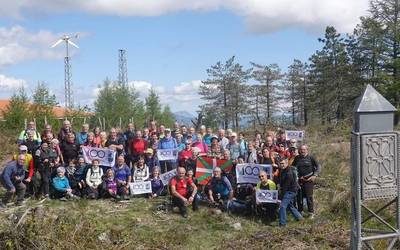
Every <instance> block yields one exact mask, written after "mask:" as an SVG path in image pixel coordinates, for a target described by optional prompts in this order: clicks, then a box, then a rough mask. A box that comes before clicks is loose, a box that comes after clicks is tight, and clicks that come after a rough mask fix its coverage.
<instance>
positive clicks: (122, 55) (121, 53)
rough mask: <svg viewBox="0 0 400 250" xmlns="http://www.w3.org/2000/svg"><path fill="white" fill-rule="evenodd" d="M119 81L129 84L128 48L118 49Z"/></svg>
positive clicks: (124, 84)
mask: <svg viewBox="0 0 400 250" xmlns="http://www.w3.org/2000/svg"><path fill="white" fill-rule="evenodd" d="M118 69H119V74H118V82H119V83H120V84H122V85H123V86H126V84H128V68H127V65H126V50H124V49H120V50H118Z"/></svg>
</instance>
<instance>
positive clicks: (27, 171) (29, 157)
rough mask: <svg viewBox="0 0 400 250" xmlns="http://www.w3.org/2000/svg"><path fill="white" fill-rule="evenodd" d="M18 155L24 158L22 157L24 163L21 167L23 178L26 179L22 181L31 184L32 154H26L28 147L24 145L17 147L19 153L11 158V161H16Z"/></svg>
mask: <svg viewBox="0 0 400 250" xmlns="http://www.w3.org/2000/svg"><path fill="white" fill-rule="evenodd" d="M20 155H24V156H25V157H24V160H25V161H24V164H23V165H24V170H25V175H24V176H25V178H26V179H25V180H23V181H25V182H26V183H29V182H31V180H32V177H33V170H34V165H33V156H32V154H29V153H28V147H27V146H25V145H21V146H19V152H18V154H15V155H14V156H13V160H15V161H16V160H17V159H18V157H19V156H20Z"/></svg>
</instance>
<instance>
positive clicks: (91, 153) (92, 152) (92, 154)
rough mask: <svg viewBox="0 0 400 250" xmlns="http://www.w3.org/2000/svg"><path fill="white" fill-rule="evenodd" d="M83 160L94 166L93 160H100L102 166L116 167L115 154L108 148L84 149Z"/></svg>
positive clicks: (85, 147)
mask: <svg viewBox="0 0 400 250" xmlns="http://www.w3.org/2000/svg"><path fill="white" fill-rule="evenodd" d="M82 152H83V158H84V159H85V163H87V164H92V161H93V160H95V159H96V160H99V161H100V163H99V164H100V165H101V166H108V167H112V166H114V165H115V154H116V153H117V152H115V151H114V150H111V149H108V148H93V147H87V146H83V147H82Z"/></svg>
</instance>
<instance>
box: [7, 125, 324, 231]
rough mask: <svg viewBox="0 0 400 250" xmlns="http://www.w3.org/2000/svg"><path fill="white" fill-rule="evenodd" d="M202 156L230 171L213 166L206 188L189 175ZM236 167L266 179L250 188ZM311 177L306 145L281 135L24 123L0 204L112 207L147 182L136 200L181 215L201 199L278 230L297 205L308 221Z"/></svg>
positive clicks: (297, 213) (314, 166)
mask: <svg viewBox="0 0 400 250" xmlns="http://www.w3.org/2000/svg"><path fill="white" fill-rule="evenodd" d="M85 148H97V149H109V150H110V151H112V152H115V153H114V154H112V155H111V158H112V159H109V160H110V161H109V162H112V163H113V164H112V165H108V166H107V165H103V164H102V162H101V161H100V160H99V159H95V158H94V159H92V160H90V161H88V159H87V158H85V157H84V156H85V155H84V152H83V151H84V149H85ZM165 150H167V151H168V150H175V151H176V152H177V157H176V158H175V159H168V160H163V159H161V158H160V157H158V154H157V152H158V151H160V152H161V151H165ZM97 152H103V151H97ZM171 152H172V151H171ZM203 158H204V159H205V158H208V159H214V160H215V161H216V160H221V161H222V162H224V163H226V162H227V161H229V162H228V163H229V164H231V165H232V167H230V168H223V167H221V166H219V165H214V166H213V168H212V170H210V172H212V176H210V178H209V179H208V181H207V183H206V184H200V178H196V177H197V175H196V171H203V170H201V169H198V167H197V166H198V161H199V160H202V159H203ZM243 163H249V164H262V165H269V166H271V174H270V173H269V172H268V171H264V170H262V169H261V170H259V171H258V172H257V174H258V178H259V182H258V183H247V184H246V183H237V180H236V175H235V171H236V169H235V166H236V165H237V164H243ZM225 165H226V164H225ZM174 169H176V175H175V176H174V177H172V178H171V179H170V180H169V181H168V183H166V184H164V183H163V181H162V179H161V177H160V176H161V175H162V174H164V173H168V172H170V171H171V170H174ZM319 172H320V166H319V164H318V163H317V161H316V160H315V158H314V157H312V156H310V155H309V154H308V147H307V145H304V144H301V145H300V143H298V142H297V141H296V140H295V139H288V140H287V139H286V137H285V131H283V130H282V129H279V130H277V131H269V132H266V133H264V134H261V133H256V134H255V135H254V136H253V135H246V134H244V133H241V132H240V133H236V132H233V131H232V130H230V129H228V130H224V129H218V131H217V133H214V132H213V130H212V128H206V127H205V126H201V127H200V130H199V131H196V130H195V128H193V127H189V128H188V127H187V126H185V125H180V124H178V123H175V125H174V128H173V129H170V128H165V126H163V125H157V123H156V122H155V121H153V122H151V123H150V124H149V126H148V127H146V128H143V129H139V128H135V125H134V124H133V123H129V124H128V126H127V129H126V130H125V131H122V130H121V129H118V128H111V129H110V130H109V131H108V132H106V131H101V129H100V128H99V127H95V128H93V129H92V130H90V128H89V125H88V124H83V125H82V130H81V131H79V132H77V131H73V129H72V127H71V123H70V122H69V121H68V120H65V121H64V122H63V126H62V128H61V129H60V131H58V133H56V132H55V131H53V129H52V127H51V126H50V125H45V127H44V129H43V131H38V130H37V128H36V125H35V123H34V122H29V123H28V124H27V128H26V129H24V130H23V131H21V133H20V135H19V138H18V152H17V153H16V154H15V155H13V158H12V160H11V161H9V162H8V163H7V164H6V166H5V167H4V169H3V172H2V173H1V175H0V182H1V184H2V186H3V187H4V188H5V189H6V192H5V194H4V196H3V198H2V201H1V203H0V206H1V207H6V206H7V204H8V203H9V202H10V201H11V199H12V198H13V196H15V197H16V204H17V205H21V204H22V203H23V202H24V199H25V197H27V196H31V197H34V198H47V199H61V200H68V199H80V198H86V199H98V198H111V199H114V200H116V201H119V200H124V199H130V198H132V197H134V195H133V194H132V193H131V191H130V185H131V184H132V183H140V182H143V181H150V182H151V193H148V194H145V195H143V194H141V195H138V196H141V197H143V196H147V197H148V198H157V197H158V196H163V195H169V196H170V197H171V199H170V200H171V203H172V205H173V206H176V207H178V208H179V211H180V213H181V215H182V216H183V217H187V214H188V213H187V207H188V206H192V208H193V210H194V211H195V210H197V209H198V208H199V202H200V201H201V200H203V201H207V202H208V204H209V205H210V206H213V207H218V208H219V209H221V210H225V211H231V212H238V213H246V212H252V213H256V214H257V215H258V216H260V217H262V218H264V219H266V220H267V221H268V222H270V221H273V220H276V216H277V215H278V218H279V225H281V226H285V225H286V224H287V211H290V212H291V213H292V215H293V216H294V218H295V219H296V220H301V219H303V201H304V200H306V203H307V208H308V215H309V218H313V217H314V202H313V191H314V183H315V179H316V178H317V176H318V174H319ZM198 174H201V173H200V172H198ZM203 182H204V180H203V179H202V181H201V183H203ZM257 190H277V191H278V194H279V199H277V202H272V203H270V202H268V203H260V202H258V201H256V199H255V193H256V192H257Z"/></svg>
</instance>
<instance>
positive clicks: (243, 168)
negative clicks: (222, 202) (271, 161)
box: [236, 163, 272, 184]
mask: <svg viewBox="0 0 400 250" xmlns="http://www.w3.org/2000/svg"><path fill="white" fill-rule="evenodd" d="M262 170H264V171H265V172H267V175H268V179H271V178H272V165H263V164H252V163H245V164H237V165H236V179H237V183H252V184H257V183H258V182H259V181H260V180H259V177H258V175H259V174H260V171H262Z"/></svg>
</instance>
